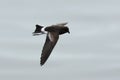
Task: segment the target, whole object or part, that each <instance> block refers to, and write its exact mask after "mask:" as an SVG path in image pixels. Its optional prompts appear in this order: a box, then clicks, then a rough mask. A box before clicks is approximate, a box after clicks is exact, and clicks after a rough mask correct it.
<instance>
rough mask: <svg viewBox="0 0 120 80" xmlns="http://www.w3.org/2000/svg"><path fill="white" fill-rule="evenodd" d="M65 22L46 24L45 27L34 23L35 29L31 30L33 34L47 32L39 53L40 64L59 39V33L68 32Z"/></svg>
mask: <svg viewBox="0 0 120 80" xmlns="http://www.w3.org/2000/svg"><path fill="white" fill-rule="evenodd" d="M66 24H67V23H60V24H56V25H51V26H48V27H46V28H44V27H43V26H40V25H36V29H35V31H34V32H33V35H34V36H35V35H40V34H44V33H47V36H46V41H45V44H44V46H43V49H42V54H41V61H40V64H41V65H43V64H44V63H45V62H46V61H47V59H48V57H49V56H50V54H51V52H52V50H53V48H54V47H55V45H56V43H57V41H58V39H59V35H61V34H64V33H67V32H68V33H70V32H69V28H68V27H67V26H65V25H66Z"/></svg>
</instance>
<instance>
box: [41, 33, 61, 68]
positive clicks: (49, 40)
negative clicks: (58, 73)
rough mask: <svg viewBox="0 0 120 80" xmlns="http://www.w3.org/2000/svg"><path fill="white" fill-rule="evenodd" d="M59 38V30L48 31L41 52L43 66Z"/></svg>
mask: <svg viewBox="0 0 120 80" xmlns="http://www.w3.org/2000/svg"><path fill="white" fill-rule="evenodd" d="M58 38H59V33H58V32H48V34H47V37H46V41H45V44H44V46H43V50H42V54H41V61H40V64H41V66H42V65H43V64H44V63H45V62H46V61H47V59H48V57H49V56H50V54H51V52H52V50H53V48H54V46H55V45H56V43H57V41H58Z"/></svg>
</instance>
